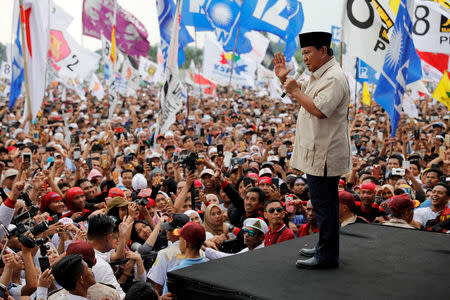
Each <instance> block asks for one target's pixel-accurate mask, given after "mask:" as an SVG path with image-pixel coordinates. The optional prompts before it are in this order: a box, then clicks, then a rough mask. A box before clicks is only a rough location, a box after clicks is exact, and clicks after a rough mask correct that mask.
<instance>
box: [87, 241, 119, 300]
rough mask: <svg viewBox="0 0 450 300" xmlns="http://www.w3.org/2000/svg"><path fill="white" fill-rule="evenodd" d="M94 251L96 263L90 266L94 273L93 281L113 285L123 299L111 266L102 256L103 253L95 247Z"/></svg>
mask: <svg viewBox="0 0 450 300" xmlns="http://www.w3.org/2000/svg"><path fill="white" fill-rule="evenodd" d="M94 251H95V259H96V260H97V263H96V264H95V266H93V267H92V273H94V277H95V281H97V282H101V283H104V284H110V285H112V286H114V287H115V288H116V291H117V292H118V293H119V295H120V299H123V298H124V297H125V293H124V292H123V290H122V288H121V287H120V284H119V282H117V279H116V276H114V272H113V270H112V268H111V266H110V265H109V264H108V263H107V262H106V261H105V260H104V259H103V258H102V257H103V256H105V253H101V252H99V251H97V250H95V249H94ZM106 254H107V253H106Z"/></svg>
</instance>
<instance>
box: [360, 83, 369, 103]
mask: <svg viewBox="0 0 450 300" xmlns="http://www.w3.org/2000/svg"><path fill="white" fill-rule="evenodd" d="M361 101H362V103H364V104H365V105H367V106H370V93H369V89H368V88H367V83H365V82H364V83H363V96H362V100H361Z"/></svg>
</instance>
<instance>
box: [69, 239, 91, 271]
mask: <svg viewBox="0 0 450 300" xmlns="http://www.w3.org/2000/svg"><path fill="white" fill-rule="evenodd" d="M70 254H80V255H81V256H82V257H83V260H84V261H85V262H86V263H87V264H88V266H89V267H90V268H92V267H93V266H94V264H95V252H94V247H92V245H91V244H90V243H88V242H85V241H76V242H73V243H71V244H70V245H69V246H68V247H67V250H66V255H70Z"/></svg>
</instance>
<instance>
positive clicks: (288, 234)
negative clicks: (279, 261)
mask: <svg viewBox="0 0 450 300" xmlns="http://www.w3.org/2000/svg"><path fill="white" fill-rule="evenodd" d="M284 227H286V224H283V225H282V226H281V227H280V228H278V230H276V231H274V232H272V229H271V228H270V227H269V231H267V232H266V236H265V237H264V246H266V247H267V246H270V245H273V244H274V242H275V238H276V237H277V235H278V232H280V230H282V229H283V228H284ZM294 238H295V235H294V232H293V231H292V230H291V229H290V228H287V227H286V229H284V231H283V232H282V233H281V235H280V237H279V238H278V240H277V242H276V244H278V243H281V242H284V241H288V240H292V239H294Z"/></svg>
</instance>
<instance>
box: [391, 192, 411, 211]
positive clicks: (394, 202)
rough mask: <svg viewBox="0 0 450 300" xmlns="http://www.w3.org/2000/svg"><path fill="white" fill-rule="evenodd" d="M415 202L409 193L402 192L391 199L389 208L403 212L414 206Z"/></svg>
mask: <svg viewBox="0 0 450 300" xmlns="http://www.w3.org/2000/svg"><path fill="white" fill-rule="evenodd" d="M414 204H415V203H414V201H412V200H411V199H410V198H409V196H408V194H401V195H397V196H394V197H392V198H391V200H389V209H391V210H393V211H396V212H398V213H402V212H404V211H406V210H408V209H410V208H414Z"/></svg>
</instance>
